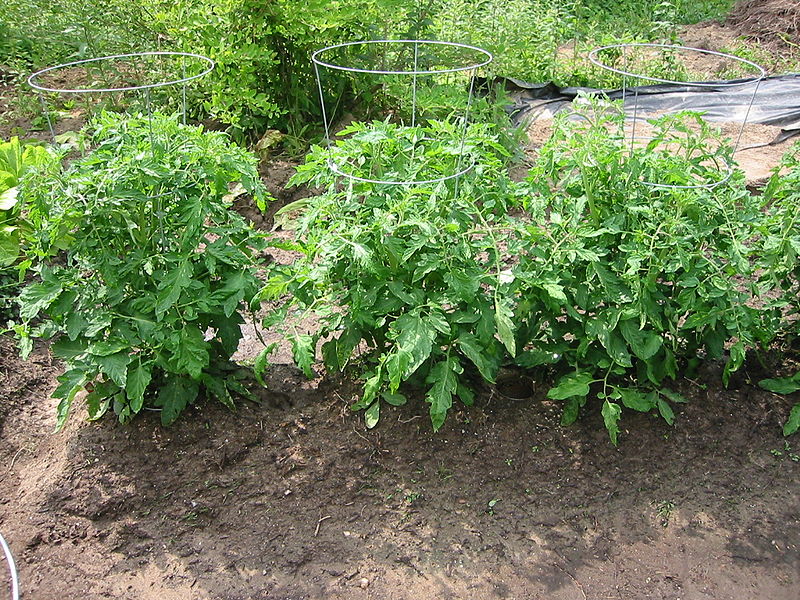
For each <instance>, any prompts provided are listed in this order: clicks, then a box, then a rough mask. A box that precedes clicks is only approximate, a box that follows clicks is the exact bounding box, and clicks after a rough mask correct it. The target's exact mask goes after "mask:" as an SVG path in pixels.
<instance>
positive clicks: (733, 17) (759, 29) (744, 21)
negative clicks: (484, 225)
mask: <svg viewBox="0 0 800 600" xmlns="http://www.w3.org/2000/svg"><path fill="white" fill-rule="evenodd" d="M727 22H728V23H729V24H730V25H732V26H734V27H736V28H737V29H738V30H739V31H741V32H742V33H743V34H746V35H748V36H749V37H751V38H753V39H756V40H758V41H760V42H765V43H768V44H771V45H775V46H783V47H791V46H792V44H797V43H798V42H800V4H798V2H797V0H739V1H738V2H737V3H736V6H734V8H733V10H732V11H731V14H730V15H729V16H728V20H727Z"/></svg>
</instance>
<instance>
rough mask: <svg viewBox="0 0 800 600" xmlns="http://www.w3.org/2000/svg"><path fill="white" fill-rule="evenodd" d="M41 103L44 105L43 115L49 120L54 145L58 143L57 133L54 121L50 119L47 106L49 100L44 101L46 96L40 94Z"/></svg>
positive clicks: (48, 124) (48, 127)
mask: <svg viewBox="0 0 800 600" xmlns="http://www.w3.org/2000/svg"><path fill="white" fill-rule="evenodd" d="M39 101H40V102H41V104H42V113H44V118H45V119H46V120H47V129H48V130H49V131H50V139H51V140H53V143H54V144H55V143H56V131H55V129H53V121H52V120H51V119H50V110H49V109H48V106H47V100H45V99H44V94H43V93H41V92H39Z"/></svg>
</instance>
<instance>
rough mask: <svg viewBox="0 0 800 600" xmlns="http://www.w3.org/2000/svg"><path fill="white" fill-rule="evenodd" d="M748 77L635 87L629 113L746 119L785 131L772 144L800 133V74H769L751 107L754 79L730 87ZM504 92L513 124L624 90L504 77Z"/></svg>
mask: <svg viewBox="0 0 800 600" xmlns="http://www.w3.org/2000/svg"><path fill="white" fill-rule="evenodd" d="M742 81H746V80H735V81H728V82H713V84H709V83H706V82H703V86H704V87H702V88H699V87H696V86H692V84H691V83H686V84H671V83H670V84H659V85H647V86H639V87H631V88H628V89H627V90H626V91H625V111H626V113H628V114H632V113H633V109H634V105H635V106H636V112H637V116H642V117H647V116H648V115H654V114H656V113H660V114H663V113H665V112H667V113H671V112H678V111H682V110H690V111H696V112H702V113H704V116H705V118H706V119H708V120H709V121H727V122H739V123H741V122H742V121H743V120H744V119H745V116H747V122H748V123H758V124H761V125H772V126H774V127H780V128H781V132H780V133H779V134H778V135H777V137H776V138H775V139H774V140H773V141H772V142H771V144H779V143H781V142H783V141H785V140H787V139H789V138H792V137H794V136H796V135H800V74H792V75H780V76H776V77H767V78H765V79H763V80H762V81H761V82H760V84H759V85H758V91H757V93H756V94H755V99H754V100H753V104H752V107H750V112H749V114H748V106H749V105H750V101H751V99H753V92H754V90H755V83H753V82H752V81H750V82H746V83H743V84H741V85H732V84H736V83H740V82H742ZM499 83H502V84H504V85H505V88H506V91H507V93H508V94H509V96H510V97H511V98H512V100H513V101H514V105H513V106H511V107H509V110H510V112H511V116H512V119H513V121H514V122H515V123H517V124H519V123H523V122H525V121H527V120H531V119H535V118H537V117H540V116H545V115H548V116H549V115H554V114H556V113H557V112H559V111H561V110H564V109H565V108H568V107H569V106H570V104H571V103H572V101H573V100H574V99H575V97H576V96H577V95H578V94H579V93H584V94H589V95H593V94H601V95H604V96H607V97H608V98H610V99H612V100H619V99H621V98H622V97H623V92H622V90H598V89H593V88H581V87H567V88H560V87H558V86H556V85H555V84H553V83H527V82H524V81H520V80H518V79H508V78H507V79H502V80H500V81H499Z"/></svg>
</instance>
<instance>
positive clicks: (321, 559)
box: [0, 340, 800, 600]
mask: <svg viewBox="0 0 800 600" xmlns="http://www.w3.org/2000/svg"><path fill="white" fill-rule="evenodd" d="M2 344H3V345H2V353H3V358H4V362H3V367H2V371H0V372H1V373H2V374H1V375H0V397H2V398H3V399H4V400H3V406H4V407H5V410H6V412H7V414H6V416H5V422H4V425H3V429H2V433H1V434H0V435H1V436H2V441H1V442H0V465H2V466H0V531H2V533H3V535H4V536H5V537H6V538H7V539H8V540H9V542H10V544H11V546H12V548H13V550H14V552H15V554H16V558H17V561H18V564H19V568H20V576H21V581H22V589H23V592H24V593H25V596H24V597H26V598H36V599H39V600H48V599H54V600H55V599H58V600H71V599H81V600H85V599H87V598H117V599H121V600H128V599H130V600H149V599H153V600H164V599H181V600H183V599H187V600H188V599H197V598H203V599H206V598H208V599H214V600H216V599H219V600H223V599H224V600H245V599H251V598H253V599H255V598H258V599H270V600H272V599H275V600H278V599H280V600H300V599H316V598H333V599H345V598H347V599H351V598H352V599H360V598H364V599H366V598H373V599H376V600H378V599H381V600H383V599H386V600H389V599H405V598H426V599H427V598H459V599H463V598H474V599H476V600H477V599H482V600H483V599H492V598H513V599H539V598H541V599H545V598H547V599H548V600H549V599H564V600H571V599H583V598H588V599H600V598H621V599H641V598H652V599H672V600H676V599H678V598H682V599H692V600H694V599H705V598H708V599H714V600H723V599H731V600H733V599H736V600H748V599H753V600H756V599H758V600H761V599H764V598H769V599H771V600H794V599H796V598H797V590H798V587H797V586H798V585H800V462H796V461H797V460H800V457H798V456H797V455H796V454H800V450H795V449H794V447H793V446H789V447H788V448H787V447H786V446H785V440H784V439H783V438H781V436H780V423H781V422H782V420H783V419H785V417H786V415H787V413H788V410H789V407H790V405H791V400H787V399H784V398H779V397H777V396H774V395H772V394H769V393H767V392H764V391H762V390H759V389H757V388H754V387H752V386H750V385H747V384H746V383H744V377H742V378H741V379H740V382H739V384H738V385H739V387H738V389H730V390H724V389H721V388H720V386H719V383H718V381H719V372H718V371H717V369H716V368H713V369H711V370H709V371H708V372H706V373H703V374H701V375H700V378H699V379H698V380H696V381H694V382H692V381H688V380H683V381H681V382H679V383H678V388H679V390H680V391H681V392H682V393H684V394H685V395H687V396H689V397H690V398H691V403H690V404H688V405H686V406H685V408H684V410H683V412H682V414H680V415H679V418H678V421H677V423H676V425H675V427H674V428H670V427H669V426H667V425H666V424H665V423H663V422H662V421H659V420H656V419H655V418H653V417H650V416H644V415H630V414H626V415H625V417H624V420H623V422H622V423H623V429H624V430H625V435H624V437H623V438H622V442H621V446H620V448H619V449H615V448H614V447H613V446H611V444H610V443H609V442H608V439H607V436H606V433H605V432H604V430H603V427H602V421H601V417H600V415H599V414H598V411H597V410H595V409H596V408H597V407H596V406H595V407H594V408H592V409H591V410H590V411H589V413H588V414H587V415H585V417H584V418H583V419H581V420H580V421H579V422H578V423H577V424H576V425H575V426H573V427H571V428H566V429H564V428H561V427H560V426H559V425H558V417H559V407H558V406H557V405H556V404H554V403H552V402H550V401H547V400H545V399H543V391H544V387H542V390H541V392H540V391H535V392H534V396H533V397H532V398H530V399H528V400H524V401H510V400H508V399H505V398H503V397H501V396H499V395H497V394H496V393H493V392H492V390H486V391H485V392H484V394H483V395H482V398H481V400H480V401H479V403H478V407H476V408H473V409H470V410H468V411H460V412H458V411H457V412H456V414H454V415H452V417H451V418H450V419H449V420H448V422H447V424H446V425H445V427H444V429H443V431H442V432H440V433H439V434H437V435H434V434H432V433H431V431H430V425H429V424H428V423H427V421H426V419H424V418H421V417H417V416H415V414H417V413H419V412H420V408H419V407H418V406H416V407H413V406H412V407H409V408H408V409H405V410H399V411H394V412H390V413H388V414H384V415H383V419H382V421H381V424H380V425H379V427H378V428H377V429H376V430H372V431H366V430H365V429H364V426H363V423H362V422H361V420H360V418H359V417H358V416H355V415H353V414H351V413H350V412H349V410H348V409H347V403H348V401H350V400H351V399H352V395H353V393H354V391H355V390H354V388H353V387H352V386H351V385H350V384H348V383H347V382H319V381H315V382H311V383H310V384H305V385H304V384H303V378H302V377H301V376H299V375H298V374H297V372H296V371H294V369H293V368H292V367H289V366H276V367H274V369H273V372H272V375H271V385H270V387H271V388H272V389H273V390H279V391H276V392H273V394H274V397H275V399H276V402H273V403H272V406H270V405H269V403H267V404H265V405H262V406H257V405H252V404H244V405H242V406H241V408H240V410H239V411H238V412H236V413H229V412H227V411H225V409H222V408H220V407H217V406H212V405H202V406H200V407H199V408H197V409H195V410H193V411H190V413H189V414H187V415H186V418H184V419H182V420H181V421H180V422H179V423H178V424H177V425H176V426H174V427H173V428H171V429H163V428H161V427H160V426H159V425H158V423H157V418H156V415H148V416H147V417H145V418H141V419H139V420H137V421H136V422H135V423H133V424H132V425H131V426H127V427H122V426H119V425H117V424H116V423H114V422H113V420H112V419H107V420H104V421H102V422H101V423H96V424H90V423H84V422H80V419H79V418H73V420H72V421H71V423H70V424H69V426H68V427H67V430H65V431H63V432H62V433H59V434H56V435H52V434H51V433H50V431H51V430H52V427H53V423H54V409H53V401H52V400H49V399H47V398H48V395H49V393H50V391H51V390H52V388H53V387H54V380H53V378H52V376H53V369H52V367H51V366H50V364H49V359H48V358H47V355H46V353H45V352H42V351H39V352H37V353H36V355H35V358H34V360H33V362H31V363H24V364H23V363H20V362H19V361H17V360H16V359H15V356H14V353H13V352H12V351H11V349H10V348H9V344H8V343H7V340H3V341H2ZM736 385H737V384H734V387H735V386H736ZM281 392H282V393H281ZM287 399H288V402H287ZM278 404H280V405H281V407H282V408H277V407H276V406H277V405H278ZM789 443H790V444H797V443H798V442H797V440H796V439H791V438H790V439H789ZM0 581H1V579H0Z"/></svg>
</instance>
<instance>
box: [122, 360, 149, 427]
mask: <svg viewBox="0 0 800 600" xmlns="http://www.w3.org/2000/svg"><path fill="white" fill-rule="evenodd" d="M151 378H152V373H151V372H150V367H149V366H148V365H144V364H142V363H141V361H139V362H138V364H137V365H136V366H135V367H133V368H130V367H129V368H128V377H127V380H126V383H125V393H126V394H127V396H128V400H129V402H130V405H131V411H132V412H133V413H134V414H136V413H138V412H139V411H140V410H142V405H143V404H144V393H145V390H147V386H148V385H150V380H151Z"/></svg>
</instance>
